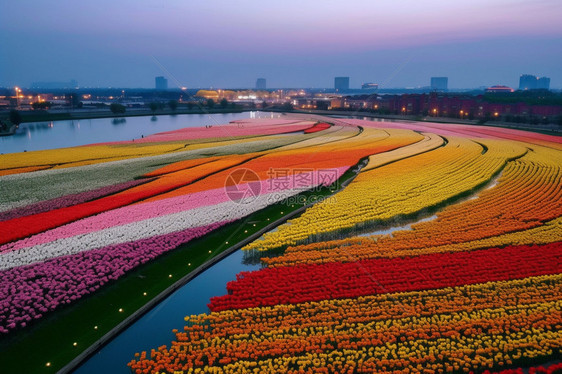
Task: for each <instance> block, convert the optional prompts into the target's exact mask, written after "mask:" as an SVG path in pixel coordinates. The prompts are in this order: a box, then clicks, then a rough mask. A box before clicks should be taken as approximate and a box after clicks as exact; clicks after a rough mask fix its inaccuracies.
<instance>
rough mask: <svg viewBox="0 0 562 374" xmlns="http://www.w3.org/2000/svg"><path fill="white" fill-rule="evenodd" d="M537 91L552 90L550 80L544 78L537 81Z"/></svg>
mask: <svg viewBox="0 0 562 374" xmlns="http://www.w3.org/2000/svg"><path fill="white" fill-rule="evenodd" d="M537 89H539V90H550V78H548V77H542V78H539V79H537Z"/></svg>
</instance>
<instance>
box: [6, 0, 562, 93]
mask: <svg viewBox="0 0 562 374" xmlns="http://www.w3.org/2000/svg"><path fill="white" fill-rule="evenodd" d="M112 4H113V3H111V2H109V1H105V0H103V1H97V2H93V1H85V2H80V3H76V2H71V1H69V0H62V1H59V2H57V3H56V5H54V4H53V3H51V2H46V1H42V0H41V1H34V2H31V1H30V0H22V1H19V2H10V3H7V4H4V5H3V8H4V11H3V12H2V14H1V15H0V30H1V31H2V34H3V39H4V43H3V47H2V48H3V49H4V52H3V55H4V56H10V58H3V59H2V60H0V86H5V87H11V86H15V85H19V86H24V87H26V86H29V85H31V83H32V82H37V81H70V80H71V79H76V80H77V81H78V82H79V85H80V86H90V87H107V86H113V87H146V88H150V87H153V86H154V77H155V76H164V77H166V79H168V82H169V84H168V86H169V88H176V87H178V86H185V87H188V88H200V87H221V88H238V87H252V86H254V85H255V82H256V78H258V77H263V78H266V79H267V85H268V87H275V88H288V87H310V88H327V87H331V86H332V85H333V79H334V77H336V76H349V77H350V88H359V87H360V86H361V84H363V83H365V82H374V83H378V84H379V86H380V87H381V88H393V87H420V86H429V79H430V77H432V76H446V77H449V87H450V88H453V89H454V88H476V87H481V86H489V85H494V84H504V85H508V86H511V87H514V88H516V87H518V82H519V77H520V76H521V75H522V74H532V75H537V76H548V77H550V78H551V88H554V89H557V88H562V72H561V71H560V69H559V68H558V65H559V62H560V61H561V60H562V48H560V46H561V45H562V25H560V24H559V22H558V19H559V18H560V17H561V16H562V4H561V3H559V2H557V1H548V0H544V1H520V0H495V1H488V2H486V1H483V0H477V1H472V2H468V1H464V0H463V1H457V2H454V4H442V3H440V2H438V1H427V2H423V4H420V3H419V2H415V1H403V2H401V3H400V4H396V3H395V2H394V3H393V2H389V1H382V2H377V3H374V2H373V3H372V2H363V1H351V2H346V3H345V4H340V3H336V2H318V1H310V2H306V3H304V4H303V3H297V2H295V1H288V2H284V3H282V4H281V3H280V4H268V5H263V4H260V3H258V2H255V1H241V2H236V3H229V2H224V1H208V2H203V3H194V4H186V3H184V2H180V1H175V0H174V1H167V2H162V1H154V0H145V1H135V2H132V1H122V2H120V3H118V4H113V5H112ZM359 9H360V10H361V11H358V10H359Z"/></svg>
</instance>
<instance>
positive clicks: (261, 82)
mask: <svg viewBox="0 0 562 374" xmlns="http://www.w3.org/2000/svg"><path fill="white" fill-rule="evenodd" d="M266 87H267V85H266V81H265V78H258V79H257V80H256V90H265V88H266Z"/></svg>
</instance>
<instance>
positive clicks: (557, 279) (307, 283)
mask: <svg viewBox="0 0 562 374" xmlns="http://www.w3.org/2000/svg"><path fill="white" fill-rule="evenodd" d="M342 121H346V122H348V123H350V124H352V125H356V126H361V127H362V129H363V133H361V134H357V135H355V137H351V138H343V137H342V138H338V140H337V141H335V142H334V145H328V144H324V145H323V146H322V147H324V148H330V147H334V149H338V150H339V148H338V146H340V145H341V146H344V147H345V148H347V152H342V153H338V154H335V155H333V156H332V155H331V153H330V151H329V150H328V152H327V153H326V154H323V153H319V154H320V156H319V157H318V159H315V158H311V159H310V162H311V163H312V164H316V163H318V164H319V165H322V162H323V161H322V160H328V159H332V158H333V160H334V162H335V164H336V165H337V164H338V163H339V162H341V163H342V164H348V165H349V164H351V163H352V162H351V161H348V160H357V155H358V154H356V153H355V152H357V151H359V152H360V154H364V153H363V152H364V151H363V149H365V150H367V149H370V152H371V154H370V156H369V158H368V160H369V163H368V164H367V166H366V167H364V168H363V169H362V170H361V171H360V172H359V174H358V176H357V177H356V178H355V179H354V180H353V181H352V182H351V183H350V184H349V185H348V186H347V187H346V188H345V189H343V190H341V191H339V192H338V193H336V194H335V195H334V200H331V201H325V202H322V203H318V204H315V205H313V206H312V207H310V208H308V209H307V210H306V211H305V212H304V213H303V214H302V215H300V216H299V217H297V218H294V219H291V220H289V221H288V223H287V224H284V225H281V226H280V227H278V228H277V230H275V231H272V232H270V233H268V234H265V235H264V236H263V237H262V238H260V239H258V240H256V241H254V242H252V243H250V244H249V245H247V246H246V247H245V248H244V250H246V251H247V253H248V255H249V256H261V257H262V258H261V260H262V262H263V264H264V265H265V267H264V268H263V269H261V270H258V271H253V272H242V273H240V274H238V276H237V278H236V280H235V281H232V282H229V283H228V284H227V285H226V294H224V295H222V296H216V297H213V298H211V300H210V302H209V304H208V306H209V309H210V312H209V313H205V314H200V315H192V316H188V317H186V318H185V320H186V325H185V326H184V328H183V329H182V330H174V331H173V332H174V334H175V339H174V341H172V342H171V344H170V345H168V346H166V345H164V346H160V347H159V348H157V349H153V350H152V351H150V352H140V353H137V354H136V355H135V358H134V359H132V360H131V361H130V362H129V367H130V368H131V370H132V372H133V373H191V372H195V373H196V372H201V373H240V372H248V373H253V372H260V373H262V372H264V373H265V372H267V373H295V374H296V373H299V374H300V373H358V372H373V373H428V374H429V373H475V374H480V373H489V374H491V373H504V374H508V373H509V374H511V373H533V374H534V373H557V372H562V363H561V360H562V343H561V342H562V328H561V327H562V262H561V261H560V259H561V258H562V164H561V161H560V160H562V139H560V138H557V137H554V136H548V135H542V134H531V133H525V132H522V131H518V130H506V129H496V128H489V127H486V128H482V127H478V126H454V125H448V124H429V123H414V122H409V123H400V122H392V123H389V124H388V126H387V124H386V123H385V127H387V128H386V129H385V130H384V131H385V132H387V134H381V133H380V132H379V129H377V128H376V126H377V125H378V124H377V123H370V122H368V121H361V120H340V121H339V122H338V124H341V122H342ZM334 127H337V126H333V127H332V128H331V130H334ZM412 130H415V131H417V132H418V133H417V135H418V136H417V137H415V136H413V134H412V132H411V131H412ZM334 131H337V130H334ZM362 136H364V139H365V140H366V142H365V143H362V140H361V138H362ZM396 138H402V139H409V143H408V144H403V145H402V146H398V147H396V146H395V143H394V142H395V141H396ZM318 139H319V138H315V139H312V140H307V141H305V142H303V143H307V142H308V143H309V144H310V143H312V142H315V141H317V140H318ZM353 139H354V140H353ZM336 144H337V145H336ZM350 145H354V146H353V147H350ZM322 147H321V148H320V149H318V151H319V152H322ZM342 151H343V149H342ZM277 156H280V155H279V154H276V153H271V154H268V155H267V156H266V157H261V158H256V159H255V160H250V161H248V164H250V163H252V162H254V165H261V163H271V164H273V165H276V162H277V159H276V157H277ZM303 156H304V155H303ZM307 157H308V156H307ZM310 157H314V156H310ZM348 157H349V158H348ZM340 158H341V161H339V159H340ZM289 159H290V158H289ZM261 169H263V167H261ZM187 188H189V187H187ZM429 215H435V217H434V219H431V220H421V221H420V222H417V223H415V221H417V220H420V218H424V217H426V216H429ZM410 220H411V221H414V224H413V225H412V226H411V228H409V229H407V228H405V229H402V230H399V231H396V232H393V233H392V234H377V233H371V231H376V230H377V229H378V228H383V229H384V228H388V227H391V226H392V225H404V224H405V223H410Z"/></svg>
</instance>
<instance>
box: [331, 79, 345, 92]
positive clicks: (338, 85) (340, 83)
mask: <svg viewBox="0 0 562 374" xmlns="http://www.w3.org/2000/svg"><path fill="white" fill-rule="evenodd" d="M334 88H335V89H336V91H347V90H349V77H335V78H334Z"/></svg>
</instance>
